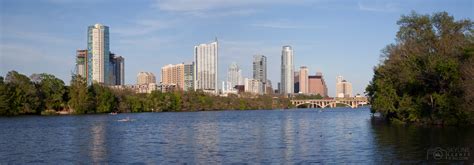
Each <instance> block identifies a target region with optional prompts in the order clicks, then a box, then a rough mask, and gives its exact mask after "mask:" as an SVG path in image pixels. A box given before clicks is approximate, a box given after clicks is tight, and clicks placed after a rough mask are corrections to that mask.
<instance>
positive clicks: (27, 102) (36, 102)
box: [5, 71, 44, 115]
mask: <svg viewBox="0 0 474 165" xmlns="http://www.w3.org/2000/svg"><path fill="white" fill-rule="evenodd" d="M5 82H6V83H7V87H6V88H7V89H6V91H7V95H8V97H9V99H8V100H9V102H10V108H11V109H10V110H9V112H8V113H7V115H19V114H39V113H40V112H41V111H42V110H43V109H44V108H43V106H42V103H43V102H42V101H41V99H40V98H39V92H38V90H37V89H36V88H35V86H34V84H33V83H32V82H31V81H30V78H28V77H27V76H25V75H23V74H20V73H18V72H16V71H10V72H8V73H7V76H6V77H5Z"/></svg>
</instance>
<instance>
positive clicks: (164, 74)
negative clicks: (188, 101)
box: [161, 63, 192, 90]
mask: <svg viewBox="0 0 474 165" xmlns="http://www.w3.org/2000/svg"><path fill="white" fill-rule="evenodd" d="M191 66H192V65H191ZM191 66H190V64H184V63H181V64H176V65H172V64H168V65H166V66H164V67H162V68H161V85H165V86H166V85H176V87H177V88H178V89H179V90H187V88H186V85H185V78H186V76H185V75H186V74H188V75H187V76H188V77H187V78H189V71H190V70H189V67H191ZM186 68H187V69H186ZM185 70H187V71H188V73H185ZM188 85H189V82H188Z"/></svg>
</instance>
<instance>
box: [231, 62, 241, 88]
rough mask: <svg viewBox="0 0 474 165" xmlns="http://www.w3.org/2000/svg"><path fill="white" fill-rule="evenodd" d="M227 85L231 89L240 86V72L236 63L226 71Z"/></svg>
mask: <svg viewBox="0 0 474 165" xmlns="http://www.w3.org/2000/svg"><path fill="white" fill-rule="evenodd" d="M227 83H229V84H230V86H231V87H232V88H233V87H234V86H236V85H242V70H241V69H240V67H239V65H237V63H235V62H233V63H232V64H230V66H229V70H228V71H227Z"/></svg>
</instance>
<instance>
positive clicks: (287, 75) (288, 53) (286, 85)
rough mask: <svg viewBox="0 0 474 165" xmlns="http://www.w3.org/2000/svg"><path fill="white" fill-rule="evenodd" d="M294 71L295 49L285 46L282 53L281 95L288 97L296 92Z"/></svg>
mask: <svg viewBox="0 0 474 165" xmlns="http://www.w3.org/2000/svg"><path fill="white" fill-rule="evenodd" d="M293 71H294V68H293V49H292V48H291V46H283V49H282V51H281V82H280V83H281V91H280V93H281V94H284V95H287V94H291V93H293V92H294V86H293V85H294V84H293V78H294V76H293V74H294V73H293Z"/></svg>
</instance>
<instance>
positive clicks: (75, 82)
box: [0, 71, 291, 116]
mask: <svg viewBox="0 0 474 165" xmlns="http://www.w3.org/2000/svg"><path fill="white" fill-rule="evenodd" d="M290 105H291V104H290V102H289V100H288V99H285V98H279V97H275V98H274V97H272V96H270V95H263V96H254V95H250V94H243V95H242V97H239V96H237V95H230V96H228V97H219V96H214V95H209V94H206V93H204V92H202V91H189V92H184V91H176V92H168V93H162V92H160V91H153V92H152V93H149V94H141V93H135V92H133V91H131V90H129V89H112V88H109V87H106V86H103V85H100V84H92V85H87V83H86V80H85V79H84V78H83V77H80V76H76V75H73V76H72V80H71V83H70V86H65V84H64V82H63V81H62V80H60V79H58V78H56V77H55V76H53V75H49V74H44V73H43V74H33V75H31V76H30V77H27V76H25V75H22V74H20V73H18V72H16V71H10V72H8V74H7V75H6V77H5V79H4V78H3V77H0V116H14V115H24V114H43V115H48V114H56V112H58V111H62V112H70V113H74V114H91V113H109V112H165V111H207V110H228V109H229V110H231V109H233V110H247V109H276V108H288V107H289V106H290Z"/></svg>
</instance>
